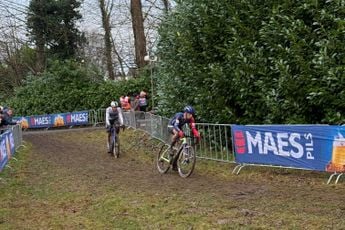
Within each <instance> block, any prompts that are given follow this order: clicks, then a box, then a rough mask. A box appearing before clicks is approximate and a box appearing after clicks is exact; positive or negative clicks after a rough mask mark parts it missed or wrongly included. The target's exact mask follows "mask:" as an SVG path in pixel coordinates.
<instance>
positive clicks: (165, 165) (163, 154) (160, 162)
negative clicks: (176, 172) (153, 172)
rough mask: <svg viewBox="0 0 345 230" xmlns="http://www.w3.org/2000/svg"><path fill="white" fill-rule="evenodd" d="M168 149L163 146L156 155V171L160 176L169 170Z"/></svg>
mask: <svg viewBox="0 0 345 230" xmlns="http://www.w3.org/2000/svg"><path fill="white" fill-rule="evenodd" d="M169 148H170V147H169V146H168V145H163V146H162V148H161V149H160V150H159V152H158V154H157V159H156V165H157V169H158V171H159V172H160V173H162V174H163V173H166V172H167V171H168V170H169V168H170V158H169Z"/></svg>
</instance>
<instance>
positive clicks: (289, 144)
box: [231, 125, 345, 172]
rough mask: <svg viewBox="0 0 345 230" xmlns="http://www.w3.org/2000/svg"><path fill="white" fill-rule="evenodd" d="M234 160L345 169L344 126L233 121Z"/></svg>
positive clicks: (330, 170)
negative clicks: (255, 123)
mask: <svg viewBox="0 0 345 230" xmlns="http://www.w3.org/2000/svg"><path fill="white" fill-rule="evenodd" d="M231 128H232V131H231V132H232V139H233V144H234V151H235V160H236V162H238V163H247V164H265V165H275V166H284V167H294V168H302V169H309V170H316V171H328V172H345V138H344V137H345V126H328V125H258V126H256V125H252V126H250V125H249V126H243V125H232V126H231Z"/></svg>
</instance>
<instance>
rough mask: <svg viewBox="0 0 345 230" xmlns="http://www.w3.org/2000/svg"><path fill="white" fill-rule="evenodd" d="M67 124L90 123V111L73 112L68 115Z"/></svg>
mask: <svg viewBox="0 0 345 230" xmlns="http://www.w3.org/2000/svg"><path fill="white" fill-rule="evenodd" d="M66 121H67V125H86V124H88V123H89V112H88V111H81V112H73V113H69V114H67V116H66Z"/></svg>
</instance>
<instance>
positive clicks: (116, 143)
mask: <svg viewBox="0 0 345 230" xmlns="http://www.w3.org/2000/svg"><path fill="white" fill-rule="evenodd" d="M119 127H120V126H119V125H118V124H116V123H114V124H113V125H112V126H111V127H110V134H111V138H110V143H109V144H110V146H109V147H110V150H111V155H113V156H114V157H115V158H119V157H120V140H119V139H120V138H119V135H118V134H117V133H116V130H117V129H118V128H119Z"/></svg>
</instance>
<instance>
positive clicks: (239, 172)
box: [236, 165, 245, 175]
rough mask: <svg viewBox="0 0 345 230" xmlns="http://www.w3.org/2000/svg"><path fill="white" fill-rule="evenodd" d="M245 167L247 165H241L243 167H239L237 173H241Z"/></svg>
mask: <svg viewBox="0 0 345 230" xmlns="http://www.w3.org/2000/svg"><path fill="white" fill-rule="evenodd" d="M244 167H245V165H241V167H239V169H238V170H237V173H236V175H238V174H239V173H240V171H241V169H242V168H244Z"/></svg>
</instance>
